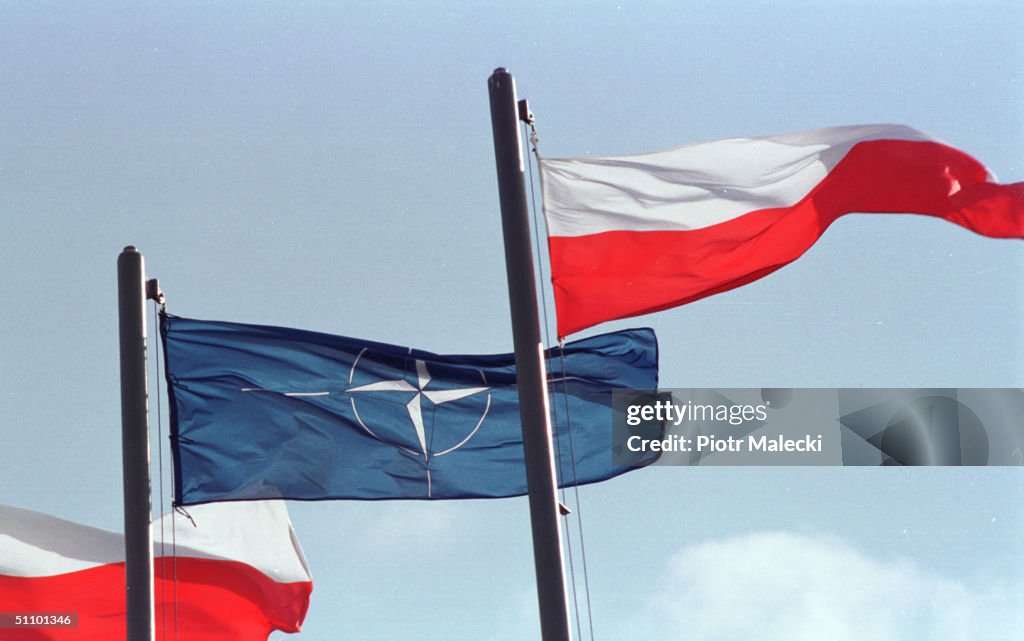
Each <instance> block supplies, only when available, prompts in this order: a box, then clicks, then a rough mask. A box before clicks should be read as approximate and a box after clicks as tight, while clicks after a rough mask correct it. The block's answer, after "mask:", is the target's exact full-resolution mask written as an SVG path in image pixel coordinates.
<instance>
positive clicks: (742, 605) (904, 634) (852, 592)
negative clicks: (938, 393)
mask: <svg viewBox="0 0 1024 641" xmlns="http://www.w3.org/2000/svg"><path fill="white" fill-rule="evenodd" d="M668 574H669V576H668V579H667V584H666V585H665V586H664V589H663V590H661V591H660V592H659V594H658V595H657V596H656V597H655V598H654V599H653V600H652V602H651V606H652V607H651V609H650V611H649V612H647V613H646V616H645V617H644V618H645V621H644V622H643V625H642V627H643V628H645V630H646V631H647V634H646V637H647V638H650V639H656V638H658V639H674V638H679V639H687V640H688V641H726V640H733V639H743V640H745V641H776V640H777V641H805V640H806V641H812V640H813V641H821V640H822V639H828V640H830V641H847V640H849V641H853V640H858V641H860V640H863V639H872V640H873V641H889V640H896V639H899V640H917V639H929V640H930V639H943V640H947V641H961V640H981V639H1009V638H1018V637H1017V635H1018V634H1020V633H1021V630H1022V629H1024V615H1022V614H1021V611H1022V610H1024V591H1022V590H1024V588H1022V586H1020V585H1017V586H1014V588H1013V589H1007V588H1006V587H1001V586H991V585H990V586H985V587H984V588H982V590H980V591H972V590H971V589H969V588H968V587H967V586H965V585H963V584H962V583H959V582H957V581H953V580H950V579H947V578H943V577H941V576H937V575H935V574H933V573H929V572H927V571H925V570H922V569H920V568H919V567H917V566H915V565H914V564H913V563H911V562H910V561H907V560H892V559H885V558H872V557H871V556H869V555H868V554H866V553H865V552H863V551H860V550H857V549H855V548H853V547H851V546H850V545H849V544H847V543H845V542H843V541H841V540H839V539H837V538H834V537H821V536H818V537H814V536H807V535H803V534H794V533H787V532H762V533H755V534H749V535H746V536H741V537H735V538H730V539H726V540H722V541H710V542H704V543H699V544H695V545H692V546H689V547H687V548H685V549H683V550H682V551H681V552H679V553H678V554H677V555H675V556H674V557H673V558H672V559H671V561H670V564H669V568H668Z"/></svg>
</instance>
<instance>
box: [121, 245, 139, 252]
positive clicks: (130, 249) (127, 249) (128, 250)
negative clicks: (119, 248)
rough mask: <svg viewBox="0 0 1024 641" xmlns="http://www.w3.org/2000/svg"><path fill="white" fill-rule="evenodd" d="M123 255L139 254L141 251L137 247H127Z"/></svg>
mask: <svg viewBox="0 0 1024 641" xmlns="http://www.w3.org/2000/svg"><path fill="white" fill-rule="evenodd" d="M122 253H126V254H137V253H139V250H138V249H136V248H135V245H125V248H124V251H123V252H122Z"/></svg>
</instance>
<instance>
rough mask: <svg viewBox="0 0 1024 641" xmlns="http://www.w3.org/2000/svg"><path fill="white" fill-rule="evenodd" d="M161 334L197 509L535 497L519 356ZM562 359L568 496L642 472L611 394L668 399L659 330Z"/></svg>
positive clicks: (183, 496)
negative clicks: (617, 462)
mask: <svg viewBox="0 0 1024 641" xmlns="http://www.w3.org/2000/svg"><path fill="white" fill-rule="evenodd" d="M161 333H162V337H163V341H164V347H165V351H164V353H165V357H166V361H165V363H166V370H167V380H168V389H169V392H168V393H169V395H170V397H171V403H170V405H171V410H170V411H171V421H170V422H171V439H172V449H173V455H174V458H175V470H174V471H175V496H176V499H177V501H178V502H180V503H181V504H185V505H189V504H195V503H203V502H209V501H224V500H239V499H258V498H289V499H300V500H322V499H370V500H380V499H455V498H498V497H507V496H517V495H521V494H525V493H526V491H527V488H526V473H525V469H524V461H523V447H522V432H521V429H520V420H519V405H518V393H517V392H516V388H515V382H516V376H515V361H514V358H513V356H512V355H511V354H499V355H490V356H479V355H477V356H467V355H457V356H443V355H438V354H432V353H430V352H425V351H422V350H416V349H411V348H407V347H398V346H394V345H386V344H383V343H374V342H369V341H364V340H357V339H352V338H347V337H343V336H333V335H329V334H322V333H316V332H308V331H302V330H297V329H289V328H282V327H269V326H261V325H247V324H241V323H228V322H219V321H202V320H193V319H187V318H181V317H177V316H172V315H165V316H164V318H163V321H162V323H161ZM547 354H548V380H549V389H550V391H551V409H552V411H553V417H554V420H553V421H552V424H553V430H554V432H555V454H556V465H557V466H558V468H559V470H558V471H559V473H560V477H561V481H560V482H561V484H562V485H572V484H585V483H593V482H596V481H601V480H605V479H607V478H611V477H613V476H616V475H618V474H621V473H623V472H626V471H628V470H629V469H632V467H616V466H613V465H612V462H611V460H612V451H611V447H612V439H611V431H612V409H611V405H612V403H611V390H612V388H615V387H626V388H641V389H653V388H656V387H657V365H658V363H657V345H656V341H655V337H654V332H652V331H651V330H649V329H637V330H626V331H622V332H617V333H613V334H605V335H601V336H595V337H591V338H587V339H584V340H581V341H576V342H573V343H569V344H567V345H566V346H565V347H564V349H562V348H553V349H551V350H549V351H548V353H547ZM570 427H571V433H570V430H569V428H570ZM648 462H650V461H648V460H647V459H646V458H643V457H639V458H638V459H637V460H636V465H637V466H641V465H644V464H646V463H648Z"/></svg>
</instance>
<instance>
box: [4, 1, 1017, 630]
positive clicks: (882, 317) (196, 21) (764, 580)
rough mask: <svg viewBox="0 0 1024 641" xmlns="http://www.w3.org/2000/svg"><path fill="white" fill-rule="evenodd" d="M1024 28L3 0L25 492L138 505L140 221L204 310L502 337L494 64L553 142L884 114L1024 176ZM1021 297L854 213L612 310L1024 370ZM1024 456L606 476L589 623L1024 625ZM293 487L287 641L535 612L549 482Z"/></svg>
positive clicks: (781, 379) (909, 8) (907, 370)
mask: <svg viewBox="0 0 1024 641" xmlns="http://www.w3.org/2000/svg"><path fill="white" fill-rule="evenodd" d="M1022 26H1024V7H1021V6H1020V5H1019V4H1018V3H1013V2H966V1H945V2H905V1H897V2H849V1H845V2H836V3H828V5H827V6H825V5H824V3H821V4H819V3H814V2H792V1H789V2H774V3H764V2H753V1H744V2H722V3H710V2H709V3H701V2H690V3H676V2H663V3H662V2H659V3H626V2H622V3H610V2H596V3H581V2H568V3H554V2H541V3H535V2H529V1H524V2H516V3H499V2H483V3H444V2H436V3H426V2H423V3H420V2H378V3H365V2H361V3H356V2H340V3H319V2H318V3H306V4H303V5H293V4H291V3H283V2H256V3H244V4H243V3H228V2H215V3H195V2H183V3H174V4H173V5H170V4H164V5H153V6H138V5H134V4H128V3H114V2H102V1H101V2H95V3H67V2H41V3H34V2H33V3H29V2H6V3H2V4H0V86H2V87H3V88H4V89H3V91H2V92H0V266H2V268H3V274H4V276H3V278H0V337H2V338H0V502H2V503H6V504H10V505H16V506H18V507H24V508H29V509H34V510H39V511H42V512H47V513H50V514H53V515H56V516H60V517H62V518H67V519H71V520H75V521H79V522H82V523H86V524H89V525H93V526H97V527H104V528H108V529H114V530H117V529H120V528H121V527H122V503H121V475H120V462H121V453H120V405H119V396H118V395H119V383H118V378H117V377H118V347H117V296H116V259H117V255H118V253H119V252H120V251H121V249H122V248H123V247H124V246H126V245H136V246H137V247H138V248H139V249H140V250H141V251H142V253H143V254H144V256H145V258H146V266H147V272H148V275H149V276H150V277H155V278H159V280H160V283H161V286H162V288H163V290H164V292H165V293H166V295H167V302H168V308H169V310H170V311H171V312H172V313H176V314H179V315H182V316H191V317H195V318H207V319H218V320H231V321H240V322H251V323H263V324H273V325H283V326H290V327H299V328H304V329H312V330H319V331H325V332H330V333H336V334H344V335H348V336H355V337H361V338H366V339H371V340H376V341H383V342H391V343H397V344H402V345H412V346H415V347H418V348H422V349H427V350H430V351H434V352H440V353H474V352H476V353H496V352H508V351H511V349H512V339H511V328H510V324H509V315H508V302H507V291H506V284H505V274H504V259H503V256H502V241H501V226H500V218H499V211H498V197H497V184H496V177H495V170H494V164H493V159H494V154H493V147H492V138H491V129H490V122H489V106H488V95H487V78H488V76H489V75H490V74H491V72H492V71H493V70H494V69H495V68H496V67H507V68H508V69H509V70H510V71H511V72H512V73H513V74H514V75H515V77H516V81H517V87H518V92H519V96H520V97H521V98H526V99H528V100H529V103H530V106H531V108H532V110H533V112H534V114H535V115H536V118H537V129H538V132H539V136H540V148H541V152H542V153H543V154H545V155H547V156H580V155H588V154H600V155H610V154H626V153H639V152H645V151H653V150H658V149H664V148H668V147H674V146H678V145H682V144H687V143H694V142H700V141H706V140H713V139H717V138H723V137H730V136H756V135H770V134H778V133H786V132H792V131H801V130H807V129H813V128H819V127H826V126H836V125H846V124H862V123H890V122H891V123H900V124H906V125H910V126H913V127H916V128H918V129H921V130H923V131H926V132H929V133H930V134H932V135H934V136H936V137H938V138H940V139H942V140H944V141H946V142H948V143H950V144H952V145H954V146H956V147H959V148H961V149H964V150H966V151H967V152H969V153H971V154H972V155H974V156H975V157H976V158H978V159H980V160H981V161H982V162H984V163H985V164H986V165H987V166H988V167H989V168H990V169H991V170H992V171H993V172H994V173H995V174H996V175H997V176H999V177H1000V179H1001V180H1002V181H1004V182H1018V181H1022V180H1024V162H1022V159H1024V154H1022V149H1024V116H1022V114H1024V78H1022V75H1021V70H1022V69H1024V44H1022V43H1021V40H1020V37H1019V34H1020V32H1021V27H1022ZM548 291H550V287H548ZM1022 302H1024V248H1022V246H1021V245H1020V243H1019V241H999V240H993V239H987V238H982V237H980V236H976V235H974V234H972V233H970V232H968V231H966V230H964V229H961V228H958V227H956V226H954V225H950V224H948V223H944V222H943V221H938V220H930V219H924V218H921V217H916V216H902V217H900V216H872V217H867V216H847V217H845V218H844V219H842V220H840V221H839V222H837V223H836V224H835V225H833V226H832V227H831V228H830V229H829V231H828V232H827V234H826V235H825V236H824V237H823V238H822V239H821V240H820V241H819V242H818V243H817V244H816V245H815V246H814V247H813V248H812V249H811V250H810V251H809V252H808V253H807V254H806V255H804V256H803V257H802V258H801V259H799V260H798V261H797V262H795V263H793V264H792V265H789V266H787V267H785V268H784V269H782V270H780V271H778V272H776V273H775V274H773V275H771V276H770V277H768V278H765V279H763V280H761V281H758V282H757V283H754V284H751V285H749V286H746V287H743V288H741V289H738V290H735V291H732V292H728V293H726V294H722V295H719V296H716V297H713V298H710V299H707V300H704V301H700V302H698V303H695V304H692V305H688V306H685V307H682V308H678V309H674V310H669V311H665V312H661V313H658V314H654V315H650V316H646V317H642V318H637V319H630V320H627V321H619V322H615V323H608V324H605V325H602V326H600V327H597V328H594V329H593V330H591V331H590V332H588V333H597V332H601V331H608V330H610V329H614V328H620V327H629V326H650V327H653V328H654V329H655V331H656V332H657V334H658V337H659V345H660V362H661V369H660V380H661V385H662V386H663V387H750V388H759V387H827V388H832V387H1024V338H1022V333H1021V330H1020V328H1021V327H1022V326H1024V306H1022ZM548 309H549V312H548V318H547V321H548V324H549V326H550V327H551V330H550V332H551V333H553V331H554V330H553V327H554V325H553V323H554V320H553V313H552V312H551V311H550V309H551V308H550V307H549V308H548ZM150 330H151V334H150V336H151V337H153V336H155V335H154V334H153V333H152V330H153V328H152V323H150ZM151 342H153V341H152V340H151ZM155 358H156V355H155V353H154V354H152V356H151V359H150V362H151V365H153V363H154V361H155ZM155 372H156V370H155V369H154V370H153V375H152V376H151V377H150V385H151V398H150V405H151V409H152V410H153V412H154V413H153V420H152V422H153V430H152V431H153V459H154V465H156V461H157V460H158V459H159V458H160V456H161V455H163V456H164V457H165V458H166V454H167V448H166V434H167V429H168V427H167V419H166V416H163V417H162V418H159V420H158V415H159V414H160V413H162V414H166V398H165V397H162V395H165V390H166V385H165V384H164V383H163V382H162V381H159V390H158V389H157V386H158V376H157V375H156V373H155ZM161 474H162V476H163V477H164V478H165V479H166V477H167V466H166V465H164V466H163V467H162V468H157V469H155V470H154V474H153V476H154V492H155V493H156V496H157V497H158V498H157V499H155V501H156V502H158V503H162V504H164V505H166V504H167V503H168V502H169V498H168V495H169V486H168V483H167V481H166V480H165V481H164V482H163V484H162V487H161V483H160V482H159V479H160V477H161ZM1022 481H1024V476H1022V470H1021V469H1019V468H964V469H953V468H926V469H925V468H918V469H896V468H840V467H816V468H801V467H786V468H783V467H775V468H743V467H715V468H711V467H701V468H683V467H659V468H650V469H644V470H639V471H635V472H632V473H630V474H626V475H625V476H622V477H619V478H616V479H614V480H611V481H608V482H606V483H602V484H599V485H594V486H589V487H586V488H582V489H581V490H580V503H579V504H578V505H577V504H576V501H575V497H574V496H570V497H569V498H568V499H567V500H569V501H570V502H571V503H573V507H575V508H576V514H579V515H581V518H580V522H581V523H582V532H583V542H584V545H585V550H586V570H587V572H586V574H587V584H588V585H589V601H590V607H589V610H590V612H591V617H590V621H588V620H587V619H586V617H584V619H583V623H582V625H581V629H582V632H583V635H582V636H583V638H590V634H589V628H590V626H591V623H592V626H593V629H594V638H598V639H621V640H627V641H628V640H633V639H635V640H654V639H658V640H662V639H664V640H668V639H688V640H696V641H712V640H724V639H737V638H743V639H751V640H774V639H791V640H796V641H802V640H804V639H808V640H809V639H822V638H829V639H837V640H843V639H854V638H857V639H861V638H874V639H883V640H885V639H909V640H917V639H934V638H943V639H1003V638H1007V637H1010V636H1013V633H1012V632H1010V631H1011V630H1015V629H1020V627H1021V624H1022V623H1024V618H1022V615H1021V612H1024V540H1022V537H1021V535H1020V533H1021V531H1024V530H1022V526H1024V485H1022ZM160 496H162V497H163V499H162V500H161V499H159V497H160ZM289 510H290V513H291V517H292V520H293V523H294V525H295V529H296V531H297V534H298V536H299V539H300V541H301V542H302V545H303V548H304V550H305V554H306V557H307V559H308V561H309V564H310V567H311V570H312V573H313V577H314V586H315V587H314V593H313V598H312V602H311V607H310V611H309V615H308V617H307V619H306V624H305V626H304V630H303V632H301V633H300V634H299V635H298V636H296V637H294V638H297V639H302V640H305V641H325V640H332V641H333V640H336V639H360V640H373V639H387V640H391V639H417V640H420V641H429V640H434V639H437V640H440V639H445V640H456V639H479V640H484V641H488V640H491V639H494V640H500V639H525V638H538V629H539V626H538V623H537V604H536V595H535V591H534V583H533V580H534V578H533V566H532V558H531V554H532V551H531V544H530V530H529V523H528V510H527V503H526V500H525V499H521V498H520V499H507V500H494V501H477V500H474V501H462V502H443V503H442V502H387V503H358V502H330V503H315V504H301V503H290V504H289ZM571 523H572V528H573V536H572V553H571V555H570V556H571V557H572V558H573V567H574V569H575V571H576V580H575V583H576V585H577V587H579V594H580V596H579V599H581V600H582V599H584V598H585V596H584V594H585V591H584V589H583V578H582V572H581V570H582V566H583V558H582V557H581V556H580V554H579V553H580V547H581V546H580V537H579V526H578V525H576V523H577V521H576V520H573V521H571ZM581 602H584V601H581ZM581 609H582V610H583V611H584V614H585V613H586V610H587V609H588V608H587V607H586V606H584V607H582V608H581ZM272 638H274V639H280V638H288V637H287V635H282V634H280V633H275V634H274V635H272ZM577 638H579V637H577Z"/></svg>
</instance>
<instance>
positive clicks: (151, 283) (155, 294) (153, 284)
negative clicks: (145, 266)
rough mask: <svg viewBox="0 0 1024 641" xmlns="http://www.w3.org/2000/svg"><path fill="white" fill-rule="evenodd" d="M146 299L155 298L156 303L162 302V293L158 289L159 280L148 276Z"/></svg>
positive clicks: (161, 303)
mask: <svg viewBox="0 0 1024 641" xmlns="http://www.w3.org/2000/svg"><path fill="white" fill-rule="evenodd" d="M146 300H155V301H156V302H157V303H158V304H160V305H163V304H164V300H165V299H164V293H163V292H162V291H160V281H158V280H157V279H155V278H150V279H149V280H147V281H146Z"/></svg>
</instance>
